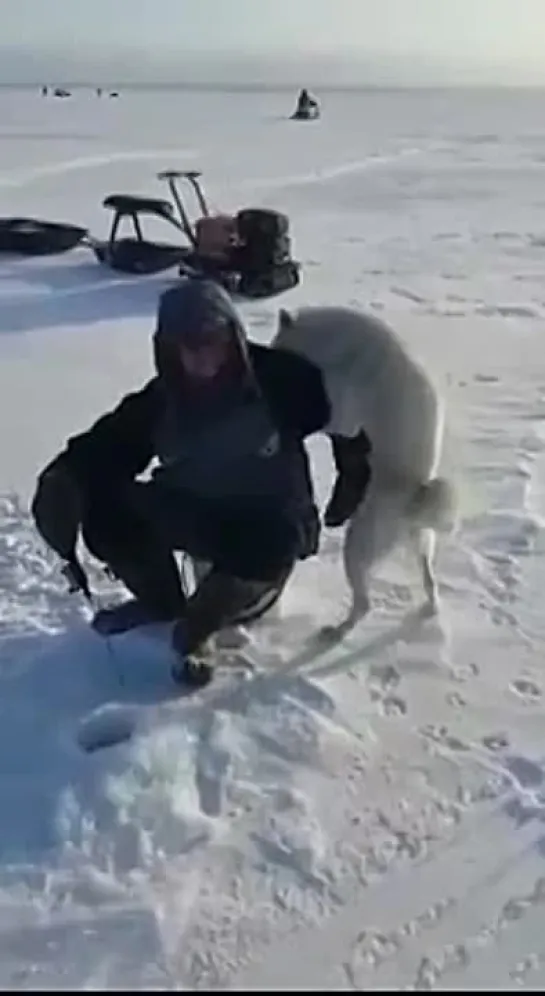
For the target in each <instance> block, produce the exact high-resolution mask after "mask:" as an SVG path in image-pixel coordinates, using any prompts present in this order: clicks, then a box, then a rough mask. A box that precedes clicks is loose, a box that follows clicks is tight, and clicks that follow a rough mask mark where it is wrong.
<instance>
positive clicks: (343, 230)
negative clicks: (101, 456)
mask: <svg viewBox="0 0 545 996" xmlns="http://www.w3.org/2000/svg"><path fill="white" fill-rule="evenodd" d="M293 99H294V95H293V94H291V93H285V92H284V93H267V94H258V93H254V94H252V93H238V94H236V93H234V94H227V93H224V94H214V93H207V94H202V93H201V94H198V93H190V92H178V93H167V94H161V93H148V94H146V93H130V92H127V93H122V95H121V97H120V99H119V100H118V101H106V100H104V101H98V100H97V99H96V98H95V97H94V94H93V93H92V92H89V93H86V92H77V91H76V92H75V93H74V96H73V97H72V99H71V100H65V101H55V100H52V99H41V97H40V96H39V94H38V93H33V92H26V93H18V92H11V91H9V90H4V91H2V92H1V93H0V214H2V215H13V214H28V215H38V216H40V217H46V218H50V219H53V220H55V219H56V220H70V221H74V222H81V223H83V224H84V225H89V226H90V227H91V229H92V231H93V232H94V233H95V234H97V235H102V234H105V233H106V231H107V226H108V225H109V222H110V216H109V214H108V213H107V212H106V211H105V210H104V209H103V208H102V207H101V202H102V198H103V197H104V196H105V195H106V194H108V193H112V192H114V191H120V190H126V191H131V192H144V191H148V192H149V193H150V194H152V195H153V194H156V195H159V196H160V195H161V193H162V188H161V185H160V184H159V181H157V180H156V179H155V174H156V172H157V171H158V170H159V169H161V168H165V167H171V166H174V167H176V166H180V167H185V166H187V167H189V166H191V167H196V168H201V169H202V170H203V171H204V180H205V183H206V187H207V190H208V193H209V195H210V197H211V200H212V201H213V203H214V204H215V205H217V206H218V207H222V208H227V209H231V208H233V209H238V208H240V207H242V206H250V205H256V204H258V205H268V206H272V207H276V208H279V209H281V210H285V211H286V212H287V213H288V214H289V216H290V218H291V222H292V235H293V239H294V248H295V255H296V256H297V257H298V258H299V259H300V260H301V261H302V263H303V267H304V272H303V281H302V284H301V286H300V287H299V288H297V289H296V290H295V291H292V292H290V293H288V294H285V295H283V296H282V297H280V298H277V299H273V300H270V301H258V302H246V303H244V304H243V305H242V306H241V310H242V313H243V315H244V318H245V320H246V321H247V324H248V328H249V330H250V333H251V335H252V336H254V337H255V338H256V339H258V340H260V341H268V340H269V339H270V338H271V337H272V335H273V333H274V330H275V323H276V318H277V314H278V309H279V307H280V306H285V307H290V306H296V305H298V304H299V303H313V302H322V303H343V304H346V303H350V304H354V305H357V306H360V307H363V308H368V309H370V310H372V311H373V312H376V313H378V314H382V315H384V316H385V317H386V318H387V319H388V320H390V321H391V322H392V323H393V324H394V325H395V326H396V328H397V329H398V330H399V332H400V334H401V335H402V336H403V337H404V339H405V340H406V341H407V342H408V343H410V345H411V346H412V347H413V349H414V350H415V352H416V353H417V355H419V356H420V357H421V358H422V359H423V360H424V362H425V363H426V364H427V366H428V368H429V369H430V371H431V372H432V374H433V376H434V377H435V378H436V379H437V382H438V384H439V385H440V387H441V389H442V390H443V391H444V393H445V396H446V399H447V403H448V407H449V426H448V438H447V446H446V452H445V469H446V470H447V471H448V472H449V473H450V474H452V475H453V476H454V479H455V480H456V481H457V482H458V485H459V487H460V490H461V496H462V518H461V525H460V529H459V531H458V533H457V534H456V535H455V536H453V537H451V538H449V539H448V541H446V542H444V543H442V545H441V549H440V556H439V575H440V585H441V596H442V604H441V611H440V615H439V616H438V617H437V618H434V619H427V620H425V619H422V618H420V616H419V614H418V608H419V604H420V598H421V592H420V589H419V582H418V574H417V570H416V566H415V565H413V563H412V561H411V560H410V558H409V556H408V555H407V554H406V553H404V552H403V551H398V552H397V553H396V555H395V556H393V557H392V558H391V559H390V560H388V561H387V562H385V563H384V564H383V565H382V566H381V568H380V570H379V572H378V575H377V577H376V580H375V582H374V585H373V592H374V610H373V612H372V614H371V615H370V616H369V617H368V619H367V620H365V621H364V622H363V623H362V624H361V625H360V626H359V627H358V628H357V629H356V630H355V631H354V632H353V633H352V634H351V635H350V637H349V638H347V639H346V641H345V643H344V644H343V645H342V646H340V647H337V648H335V649H334V650H330V651H329V652H328V653H324V654H322V655H321V656H314V657H313V654H312V653H311V652H308V648H307V649H305V641H306V640H307V638H308V637H309V636H312V634H313V631H314V630H315V628H316V627H317V626H318V625H319V624H323V623H329V622H334V621H335V620H336V619H337V618H338V617H339V616H340V615H341V614H342V610H343V603H344V600H345V599H346V598H347V597H348V593H347V591H346V588H345V584H344V580H343V574H342V568H341V563H340V559H339V550H340V542H341V534H340V533H339V532H338V531H325V532H324V536H323V542H322V549H321V554H320V557H319V558H316V559H313V560H310V561H307V562H305V563H304V564H301V565H299V566H298V568H297V570H296V572H295V574H294V577H293V580H292V581H291V583H290V586H289V589H288V591H287V593H286V595H285V598H284V600H283V603H282V605H281V610H280V613H279V614H278V616H277V617H275V618H272V619H270V620H268V621H267V622H263V623H262V624H261V625H260V626H259V628H256V629H255V631H254V633H253V641H254V643H255V648H253V649H252V651H251V652H252V654H255V659H256V660H257V661H258V662H260V663H261V664H264V665H266V666H267V671H266V674H265V676H264V677H260V678H258V679H257V680H255V681H253V682H247V683H244V682H241V683H240V684H238V683H236V684H234V685H231V686H229V685H228V684H227V679H226V678H225V675H224V674H223V673H222V675H221V676H218V680H217V684H214V685H212V686H209V688H207V689H206V690H205V691H203V692H201V693H198V694H196V695H193V696H191V697H188V698H185V699H184V698H182V697H180V696H179V697H177V698H176V697H175V695H173V691H172V688H171V686H170V683H169V665H170V660H169V659H168V655H167V653H166V650H164V649H162V646H161V643H160V642H159V641H153V640H152V639H144V638H143V637H138V638H137V637H135V636H134V635H133V636H131V637H121V638H117V639H115V640H112V641H110V644H109V645H108V644H105V643H104V642H102V641H101V640H100V638H99V637H97V636H96V635H94V634H93V633H91V632H90V631H89V629H88V628H87V626H86V620H87V618H88V609H87V608H86V606H85V604H84V603H83V602H82V600H81V599H80V597H79V596H77V595H68V594H67V593H66V585H65V581H64V579H63V578H62V577H61V575H60V571H59V565H58V563H57V562H56V560H55V558H54V557H53V556H51V555H50V554H49V553H48V552H47V551H46V550H45V549H44V547H43V544H42V543H41V542H40V540H39V538H38V536H37V535H36V533H35V531H34V530H33V527H32V523H31V521H30V519H29V515H28V505H29V499H30V496H31V494H32V491H33V488H34V484H35V479H36V475H37V473H38V471H39V469H40V468H41V467H42V466H43V465H44V464H45V462H46V461H47V460H49V459H50V458H51V457H52V456H53V455H54V454H55V452H56V451H57V450H58V449H59V448H61V447H62V445H63V444H64V441H65V439H66V437H67V436H68V435H70V434H72V433H74V432H76V431H78V430H81V429H83V428H85V427H86V426H87V425H88V424H89V423H90V422H91V420H92V419H94V418H95V417H96V416H98V415H99V414H100V413H101V412H102V411H103V410H105V409H106V408H107V407H108V406H110V405H112V404H114V403H115V402H116V401H117V400H118V398H119V397H120V396H121V394H122V393H123V392H125V391H127V390H128V389H131V388H133V387H135V386H137V385H139V384H140V383H141V382H143V381H144V379H145V378H146V377H147V376H148V375H149V373H150V371H151V349H150V344H151V334H152V331H153V318H154V311H155V307H156V302H157V297H158V293H159V291H160V290H161V289H162V288H164V287H166V286H167V285H168V284H169V283H170V282H171V281H172V280H174V279H175V278H176V271H175V270H173V271H170V272H168V273H166V274H162V275H160V276H154V277H149V278H125V277H123V276H122V275H120V274H114V273H112V272H110V271H107V270H106V269H103V268H101V267H100V266H99V265H98V264H97V263H96V261H95V259H94V257H93V256H92V254H91V253H90V251H89V250H88V249H85V248H83V249H78V250H75V251H73V252H71V253H68V254H67V255H62V256H56V257H55V256H54V257H49V258H32V259H26V260H20V259H14V258H9V259H8V258H7V257H4V258H3V259H0V350H1V352H0V443H1V456H0V466H1V471H0V493H1V497H0V509H1V517H0V986H1V987H2V988H10V989H15V990H27V989H45V990H47V989H49V990H66V989H72V988H74V989H76V990H82V989H92V988H96V989H116V988H117V989H120V988H125V987H127V988H129V987H130V988H131V989H132V988H135V989H139V990H144V989H165V990H168V989H173V990H175V989H180V990H237V989H243V990H245V989H246V990H251V989H258V990H259V989H267V988H273V989H275V988H280V989H282V988H295V989H302V990H304V989H307V990H323V989H331V990H372V989H379V988H401V989H426V990H430V989H443V988H454V989H456V988H463V989H467V988H473V987H476V988H489V989H492V988H499V989H515V988H519V989H540V988H543V986H544V985H545V937H544V933H543V915H544V906H545V724H544V714H543V706H544V692H545V677H544V663H545V662H544V659H543V648H544V637H545V621H544V619H545V615H544V604H545V603H544V601H543V598H544V591H545V566H544V563H545V562H544V556H545V518H544V515H545V290H544V279H543V278H544V274H545V183H544V164H545V123H544V122H545V118H544V113H543V107H544V101H543V94H539V93H538V92H535V93H534V94H532V93H530V92H526V93H525V92H523V91H519V92H511V93H510V92H508V91H504V92H497V93H494V92H489V93H486V92H485V91H482V92H480V93H479V92H474V93H472V92H469V91H466V92H463V91H460V92H450V93H449V92H446V91H445V92H431V91H429V92H421V93H416V92H414V93H411V92H402V91H397V92H396V91H392V92H380V91H377V92H368V93H360V94H356V93H352V94H350V93H345V94H341V93H337V94H335V93H330V94H327V93H326V94H320V99H321V100H323V111H324V113H323V117H322V119H321V120H320V121H319V122H315V123H309V124H295V123H293V122H290V121H288V120H286V118H287V115H289V113H290V112H291V109H292V103H293ZM311 449H312V456H313V464H314V467H315V470H316V475H317V480H318V492H319V495H320V500H321V501H323V500H325V497H326V495H327V493H328V491H329V488H330V486H331V461H330V455H329V448H328V446H327V443H326V442H325V441H324V440H323V439H318V438H317V439H316V440H312V447H311ZM91 576H92V581H93V585H94V588H95V591H96V592H97V595H98V597H99V599H100V600H105V599H106V598H107V597H109V596H111V595H112V594H113V592H114V591H115V586H114V585H113V584H112V583H111V582H109V581H108V580H107V579H106V578H105V577H104V575H103V573H102V571H101V569H100V568H99V565H96V564H95V565H91ZM233 689H234V690H233ZM112 714H114V715H115V716H116V717H117V719H118V720H120V721H126V722H131V723H133V724H134V735H133V737H132V739H130V740H129V741H127V742H126V743H124V744H121V745H118V746H116V747H111V748H107V749H104V750H102V751H97V752H95V753H86V752H85V751H84V750H82V748H81V745H80V739H79V738H80V737H81V736H82V731H83V734H84V733H85V731H86V730H87V729H88V727H87V726H86V724H87V723H88V722H89V721H93V720H95V721H97V716H98V717H99V718H100V717H101V716H102V717H104V715H106V717H108V716H110V715H112Z"/></svg>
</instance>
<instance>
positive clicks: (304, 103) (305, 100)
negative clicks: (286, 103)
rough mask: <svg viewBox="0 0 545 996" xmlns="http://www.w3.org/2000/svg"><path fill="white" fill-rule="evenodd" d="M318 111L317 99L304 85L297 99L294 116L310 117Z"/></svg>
mask: <svg viewBox="0 0 545 996" xmlns="http://www.w3.org/2000/svg"><path fill="white" fill-rule="evenodd" d="M318 113H319V108H318V101H317V100H315V99H314V97H312V96H311V95H310V93H309V92H308V90H307V89H306V88H305V87H303V89H302V90H301V92H300V94H299V97H298V99H297V107H296V108H295V114H294V117H296V118H311V117H317V116H318Z"/></svg>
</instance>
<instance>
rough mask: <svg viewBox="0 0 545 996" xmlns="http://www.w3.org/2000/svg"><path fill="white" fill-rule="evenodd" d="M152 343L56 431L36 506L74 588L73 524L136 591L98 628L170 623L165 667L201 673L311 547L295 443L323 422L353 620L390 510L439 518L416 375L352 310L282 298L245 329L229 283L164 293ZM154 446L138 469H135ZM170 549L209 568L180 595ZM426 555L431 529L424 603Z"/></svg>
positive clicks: (310, 501) (311, 511) (393, 536)
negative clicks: (76, 424)
mask: <svg viewBox="0 0 545 996" xmlns="http://www.w3.org/2000/svg"><path fill="white" fill-rule="evenodd" d="M154 351H155V364H156V371H157V375H156V376H155V377H154V378H153V379H152V380H150V381H149V382H148V383H147V384H146V385H145V386H144V387H143V388H142V389H141V390H139V391H136V392H135V393H133V394H130V395H128V396H127V397H125V398H124V399H123V400H122V401H121V402H120V404H119V405H118V407H117V408H115V409H114V410H113V411H112V412H110V413H108V414H106V415H104V416H103V417H102V418H100V419H99V420H98V422H96V423H95V424H94V425H93V426H92V427H91V428H90V429H89V430H88V431H87V432H84V433H82V434H81V435H78V436H74V437H72V438H71V439H69V441H68V443H67V446H66V448H65V450H64V451H63V452H62V453H61V454H60V455H59V456H58V457H56V459H55V460H53V461H52V463H50V464H49V465H48V466H47V467H46V468H45V470H44V471H43V472H42V474H41V475H40V478H39V481H38V487H37V490H36V494H35V497H34V500H33V503H32V512H33V515H34V518H35V521H36V525H37V527H38V530H39V531H40V533H41V535H42V536H43V537H44V539H45V540H46V542H47V543H48V544H49V545H50V546H51V547H52V548H53V549H54V550H55V551H56V552H57V554H58V555H59V556H60V557H61V558H63V559H64V560H65V561H66V562H67V564H68V565H69V566H70V567H71V569H72V573H75V572H78V574H79V583H80V585H81V584H82V583H84V580H85V578H84V575H83V576H82V573H81V568H80V566H79V562H78V561H77V559H76V555H75V547H76V540H77V535H78V531H79V530H80V529H81V532H82V536H83V539H84V541H85V543H86V545H87V547H88V548H89V550H90V551H91V552H92V553H93V554H94V555H95V556H96V557H97V558H98V559H99V560H101V561H103V562H104V563H105V564H106V565H107V566H108V567H109V568H110V569H111V571H112V572H113V573H114V574H115V575H116V576H117V577H118V578H120V579H121V580H122V581H123V582H124V584H125V585H126V587H127V588H128V589H129V591H130V592H131V593H132V594H133V596H134V599H133V600H131V601H126V602H123V603H122V604H121V605H119V606H115V607H113V608H110V609H104V610H102V611H101V612H99V613H97V615H96V617H95V620H94V625H95V627H96V629H97V630H98V631H99V632H102V633H116V632H123V631H125V630H127V629H130V628H132V627H136V626H139V625H142V624H145V623H146V622H151V621H154V620H172V621H173V622H174V627H173V646H174V648H175V650H176V651H177V652H178V653H179V657H180V665H179V668H176V669H175V673H174V677H175V678H179V679H180V680H191V681H195V682H199V683H204V682H205V681H207V680H208V679H209V677H210V675H211V671H210V669H209V667H208V665H207V664H206V663H205V662H203V661H202V660H200V659H199V657H198V651H199V649H200V648H201V647H202V646H203V644H205V642H206V641H207V640H208V638H209V637H210V636H212V635H213V634H215V633H217V632H218V631H219V630H221V629H223V628H225V627H228V626H233V625H235V624H236V623H237V622H241V621H249V620H250V619H255V618H257V617H258V616H259V615H261V614H262V613H263V612H264V611H266V610H267V609H268V608H270V607H271V606H272V604H274V602H275V601H276V599H277V598H278V597H279V596H280V594H281V592H282V590H283V588H284V585H285V583H286V581H287V579H288V577H289V576H290V574H291V572H292V570H293V567H294V565H295V564H296V562H297V561H298V560H301V559H305V558H306V557H309V556H312V555H314V554H315V553H316V552H317V550H318V545H319V534H320V522H319V516H318V512H317V509H316V506H315V502H314V492H313V486H312V480H311V475H310V468H309V461H308V456H307V453H306V450H305V447H304V440H305V439H306V438H307V437H308V436H310V435H311V434H313V433H315V432H325V433H327V434H329V435H330V437H331V439H332V442H333V450H334V457H335V463H336V467H337V474H338V476H337V481H336V484H335V488H334V491H333V496H332V499H331V501H330V503H329V506H328V508H327V510H326V514H325V522H326V524H327V525H331V526H340V525H343V524H344V523H345V522H347V521H348V522H349V525H348V528H347V531H346V537H345V543H344V560H345V567H346V573H347V579H348V582H349V584H350V588H351V592H352V606H351V610H350V614H349V616H348V619H347V625H349V626H350V625H353V624H354V622H356V621H357V620H358V619H359V618H361V617H362V615H364V614H365V612H366V611H367V608H368V605H369V602H368V593H367V584H368V579H369V573H370V570H371V568H372V566H373V565H374V563H375V562H376V560H377V559H378V558H379V557H381V556H383V555H384V554H386V553H387V552H388V551H389V550H390V549H391V548H392V547H393V546H394V545H395V543H396V542H397V541H398V539H399V538H400V535H401V527H402V525H403V524H405V523H409V524H410V526H411V528H412V529H414V530H415V531H416V532H417V534H418V536H419V537H421V536H423V535H424V533H425V534H426V535H428V533H429V535H430V536H433V535H434V534H433V532H430V531H433V530H434V529H435V528H436V527H438V526H439V525H440V524H441V523H442V522H443V519H444V515H445V512H446V507H447V504H448V502H447V497H448V487H447V485H446V484H444V483H443V482H441V481H440V480H437V479H435V478H434V474H435V468H436V460H437V459H438V454H439V449H440V435H441V424H440V423H441V418H440V414H439V408H438V404H437V401H436V398H435V394H434V392H433V391H432V389H431V387H430V385H429V383H428V380H427V378H426V377H425V375H424V374H423V373H422V372H421V371H420V370H419V368H417V367H416V365H415V364H414V363H413V361H412V360H411V359H410V358H409V357H408V355H407V353H406V351H405V350H404V348H403V347H402V346H401V344H400V343H399V342H398V341H397V339H395V337H394V336H393V334H392V333H391V332H390V330H389V329H388V328H387V327H386V326H384V325H382V324H380V323H378V322H376V321H375V320H374V319H371V318H369V317H368V316H366V315H364V314H362V313H360V312H356V311H350V310H348V309H335V308H307V309H303V310H302V311H301V312H300V313H299V314H298V315H297V316H295V317H294V318H291V317H290V316H289V315H288V314H287V313H286V312H282V313H281V320H280V328H279V332H278V335H277V337H276V340H275V342H274V343H273V344H272V346H264V345H258V344H256V343H252V342H248V341H247V340H246V335H245V332H244V329H243V327H242V324H241V322H240V319H239V317H238V315H237V313H236V311H235V309H234V307H233V305H232V303H231V301H230V299H229V297H228V296H227V294H226V293H225V292H224V291H223V289H222V288H221V287H219V286H218V285H216V284H215V283H213V282H212V281H210V280H203V279H194V280H187V279H186V280H183V281H180V282H179V283H178V284H177V285H176V286H175V287H173V288H171V289H170V290H168V291H166V292H165V293H164V294H163V296H162V298H161V301H160V306H159V314H158V322H157V330H156V333H155V336H154ZM369 440H371V443H369ZM154 460H157V461H158V466H157V467H156V468H155V469H154V470H153V471H152V476H151V479H150V480H147V481H143V480H137V478H138V477H139V475H141V474H143V473H144V472H145V471H146V470H147V469H148V467H149V466H150V464H152V462H153V461H154ZM366 491H367V493H366ZM174 551H184V552H185V553H187V554H189V556H190V557H191V558H192V559H193V560H194V561H197V562H204V563H206V564H210V565H211V568H210V570H209V571H208V573H207V574H206V575H205V576H204V577H203V578H202V580H201V581H200V583H198V584H197V588H196V590H195V592H194V593H193V594H192V595H191V597H189V598H186V597H185V595H184V592H183V589H182V585H181V581H180V577H179V573H178V568H177V565H176V561H175V558H174ZM432 555H433V539H430V538H428V540H427V541H426V545H425V548H424V549H423V552H422V566H423V571H424V583H425V587H426V592H427V594H428V598H429V600H430V603H432V604H434V603H435V601H436V591H435V582H434V579H433V571H432Z"/></svg>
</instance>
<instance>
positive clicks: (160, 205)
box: [91, 194, 190, 274]
mask: <svg viewBox="0 0 545 996" xmlns="http://www.w3.org/2000/svg"><path fill="white" fill-rule="evenodd" d="M102 205H103V207H105V208H109V209H110V210H111V211H113V212H114V217H113V220H112V227H111V229H110V234H109V236H108V238H107V240H106V241H98V240H96V239H94V240H92V241H91V248H92V249H93V252H94V253H95V256H96V258H97V259H98V261H99V263H103V264H105V265H106V266H109V267H110V268H111V269H112V270H118V271H120V272H121V273H131V274H137V273H141V274H149V273H160V272H161V271H162V270H168V269H170V267H172V266H176V265H179V264H180V263H181V261H182V260H183V259H184V258H185V257H186V256H187V254H188V253H189V251H190V250H189V247H188V246H183V245H176V244H172V243H170V242H156V241H150V240H148V239H145V238H144V235H143V232H142V226H141V223H140V216H141V215H153V216H154V217H156V218H161V219H162V220H163V221H166V222H168V223H169V224H170V225H172V226H173V227H174V228H175V229H176V231H177V232H178V233H179V234H184V230H183V228H182V227H181V225H180V223H179V221H178V219H177V218H176V215H175V213H174V208H173V205H172V204H171V203H170V202H169V201H167V200H164V199H163V198H160V197H141V196H139V195H135V194H110V195H109V196H108V197H106V198H105V199H104V200H103V202H102ZM125 219H127V220H130V221H132V227H133V229H134V234H133V235H132V236H129V237H124V238H119V237H118V233H119V229H120V226H121V224H122V223H123V221H124V220H125Z"/></svg>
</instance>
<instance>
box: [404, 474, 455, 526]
mask: <svg viewBox="0 0 545 996" xmlns="http://www.w3.org/2000/svg"><path fill="white" fill-rule="evenodd" d="M457 512H458V497H457V494H456V491H455V488H454V485H453V484H452V482H451V481H449V480H447V479H446V478H445V477H434V478H432V480H431V481H428V482H427V484H421V485H420V487H419V488H418V490H417V492H416V494H415V496H414V498H413V499H412V502H411V506H410V513H409V514H410V517H411V519H412V521H413V522H414V523H415V525H417V526H418V527H419V528H420V529H435V530H436V531H437V532H440V533H451V532H452V531H453V530H454V529H455V528H456V523H457Z"/></svg>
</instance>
